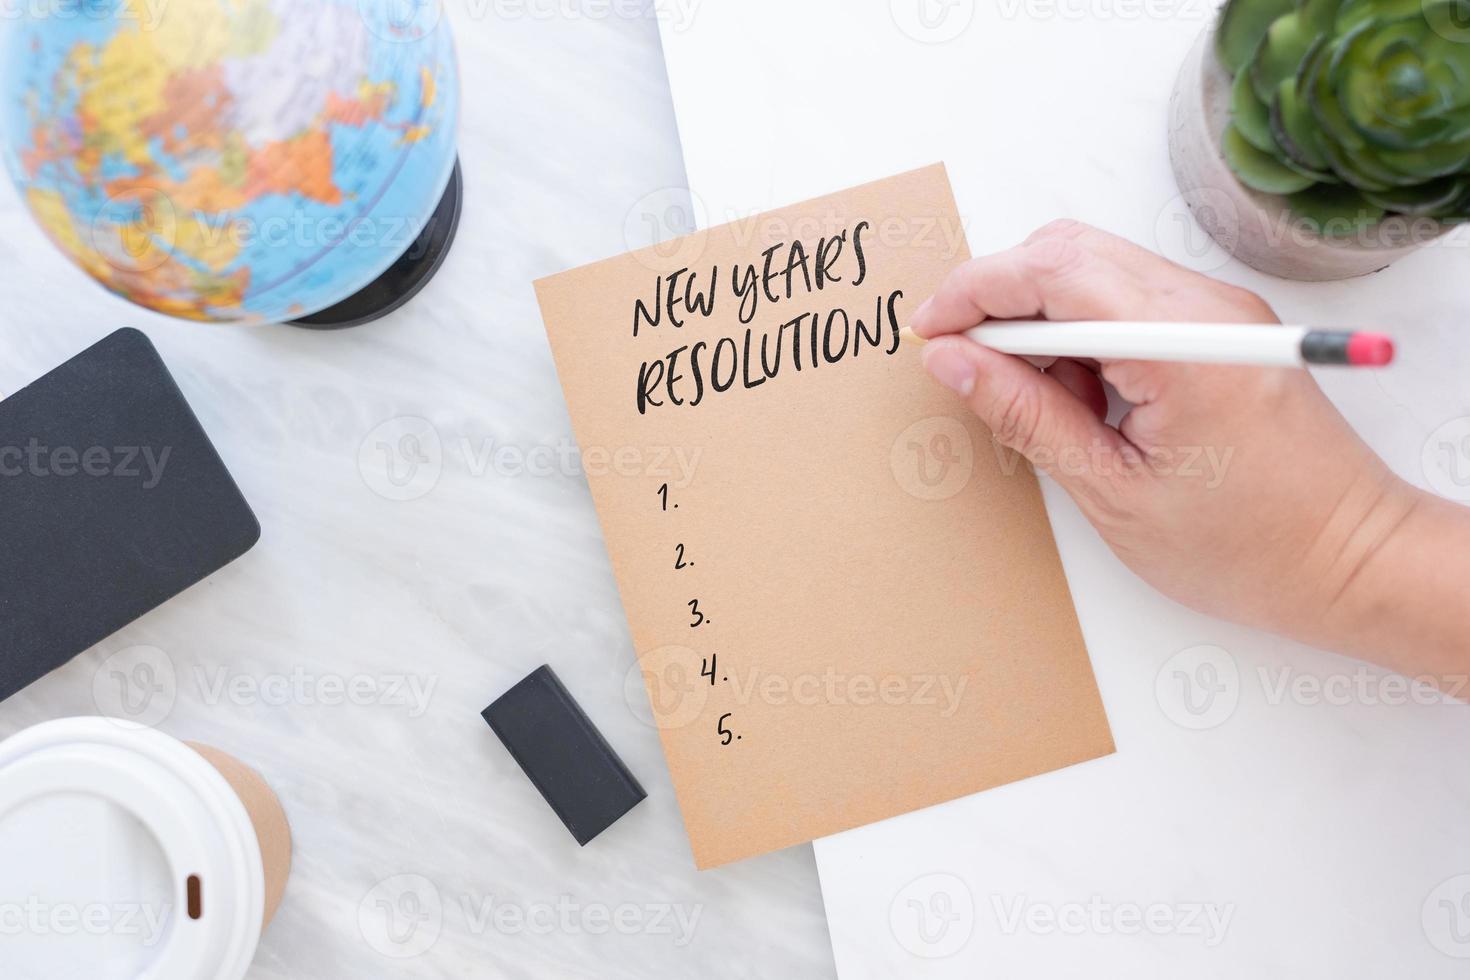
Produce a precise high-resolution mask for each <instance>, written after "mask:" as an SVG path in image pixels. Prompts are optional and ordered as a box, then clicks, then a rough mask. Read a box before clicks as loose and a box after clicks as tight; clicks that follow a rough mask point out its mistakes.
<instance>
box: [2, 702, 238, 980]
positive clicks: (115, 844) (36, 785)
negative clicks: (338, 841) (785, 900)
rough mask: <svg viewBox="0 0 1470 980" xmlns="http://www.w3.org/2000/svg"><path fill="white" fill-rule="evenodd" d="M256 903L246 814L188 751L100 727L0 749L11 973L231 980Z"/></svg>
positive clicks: (80, 723) (83, 722)
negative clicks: (13, 970) (14, 970)
mask: <svg viewBox="0 0 1470 980" xmlns="http://www.w3.org/2000/svg"><path fill="white" fill-rule="evenodd" d="M264 904H265V879H264V871H263V867H262V863H261V854H260V845H259V842H258V840H257V839H256V836H255V831H254V828H253V827H252V825H251V823H250V816H249V814H248V813H247V811H246V809H245V805H244V804H243V803H242V802H241V801H240V798H239V796H237V795H236V793H235V791H234V790H233V789H232V788H231V787H230V784H229V782H227V781H226V780H225V778H224V777H223V776H222V775H220V773H219V771H218V770H216V769H215V768H214V767H213V766H212V765H210V764H209V762H207V761H206V760H205V759H204V757H203V756H201V755H199V754H198V753H197V752H195V751H193V750H192V749H190V748H189V747H188V746H187V745H185V744H184V743H182V742H180V741H178V740H176V739H174V738H171V737H169V736H167V735H164V734H163V733H161V732H158V731H154V730H153V729H150V728H145V727H142V726H140V725H135V724H132V723H130V722H124V721H115V720H112V719H106V718H67V719H62V720H60V721H53V722H48V723H46V724H43V725H37V726H36V727H34V728H30V729H27V730H25V731H23V732H20V733H19V734H16V735H14V736H12V737H10V738H9V739H6V740H5V741H4V742H0V936H4V937H5V941H4V942H5V947H6V953H5V957H4V958H5V963H6V969H5V972H6V973H7V974H8V973H9V972H10V971H11V970H12V969H17V968H18V972H19V975H20V976H45V977H67V976H73V975H74V976H77V977H83V976H85V977H87V978H88V980H92V978H99V977H110V976H113V975H116V976H119V977H123V976H126V977H139V978H144V980H205V978H215V980H238V978H239V977H242V976H243V975H244V974H245V971H246V970H247V969H248V967H249V964H250V960H251V958H252V957H253V956H254V953H255V947H256V945H257V943H258V942H259V939H260V932H261V928H262V919H263V915H264ZM114 970H115V971H116V973H112V972H108V971H114Z"/></svg>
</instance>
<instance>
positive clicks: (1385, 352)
mask: <svg viewBox="0 0 1470 980" xmlns="http://www.w3.org/2000/svg"><path fill="white" fill-rule="evenodd" d="M905 334H906V335H907V336H908V337H911V338H913V339H914V340H918V341H923V338H922V337H919V336H918V335H916V334H913V333H912V332H910V331H907V330H906V331H905ZM964 335H965V336H966V337H969V338H970V339H971V340H973V341H975V342H976V343H977V344H983V345H984V346H986V347H989V348H992V349H993V350H998V351H1001V352H1002V353H1005V354H1020V355H1023V356H1028V357H1091V358H1096V359H1097V360H1101V361H1193V362H1197V363H1201V364H1257V365H1262V366H1275V367H1306V366H1307V365H1311V364H1338V365H1351V366H1354V367H1382V366H1384V365H1386V364H1389V363H1391V362H1392V361H1393V355H1394V347H1393V341H1392V340H1391V339H1390V338H1388V337H1386V336H1384V335H1383V334H1380V333H1368V332H1365V331H1361V330H1323V329H1318V328H1315V327H1288V326H1277V325H1269V324H1251V323H1137V322H1126V321H1112V320H1098V321H1091V320H1089V321H1057V322H1050V321H1044V320H1040V321H1038V320H1005V321H999V320H997V321H995V322H993V323H988V324H985V325H984V326H979V327H973V328H971V329H969V330H966V331H965V332H964Z"/></svg>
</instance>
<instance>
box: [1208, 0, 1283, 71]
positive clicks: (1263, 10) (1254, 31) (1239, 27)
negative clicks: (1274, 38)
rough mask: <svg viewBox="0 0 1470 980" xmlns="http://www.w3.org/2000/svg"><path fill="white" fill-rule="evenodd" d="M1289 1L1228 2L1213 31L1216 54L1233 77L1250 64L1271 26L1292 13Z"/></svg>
mask: <svg viewBox="0 0 1470 980" xmlns="http://www.w3.org/2000/svg"><path fill="white" fill-rule="evenodd" d="M1291 9H1292V0H1230V2H1229V3H1227V4H1226V5H1225V8H1224V9H1223V10H1222V11H1221V12H1220V23H1219V24H1218V25H1217V27H1216V28H1215V53H1216V54H1218V55H1219V57H1220V64H1222V65H1224V66H1225V69H1226V70H1227V71H1229V72H1230V74H1232V75H1236V74H1239V72H1240V70H1241V69H1242V68H1244V67H1245V66H1246V65H1247V64H1249V63H1250V60H1251V56H1252V55H1254V54H1255V52H1256V48H1257V47H1259V46H1260V43H1261V39H1262V38H1264V37H1265V36H1266V31H1267V30H1268V29H1269V28H1270V26H1271V22H1272V21H1274V20H1275V19H1276V18H1278V17H1280V16H1282V15H1284V14H1289V13H1291Z"/></svg>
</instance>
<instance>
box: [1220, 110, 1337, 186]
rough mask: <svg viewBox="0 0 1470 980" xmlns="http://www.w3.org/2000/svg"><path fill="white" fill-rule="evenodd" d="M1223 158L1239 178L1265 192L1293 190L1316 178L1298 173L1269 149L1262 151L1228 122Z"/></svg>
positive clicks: (1310, 183)
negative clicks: (1265, 151) (1269, 151)
mask: <svg viewBox="0 0 1470 980" xmlns="http://www.w3.org/2000/svg"><path fill="white" fill-rule="evenodd" d="M1223 142H1224V149H1225V162H1226V163H1228V164H1229V165H1230V169H1231V171H1232V172H1234V174H1235V176H1236V177H1238V178H1240V182H1241V183H1242V184H1244V185H1245V186H1247V187H1252V188H1254V189H1256V190H1258V191H1261V192H1262V193H1264V194H1295V193H1296V192H1298V191H1302V190H1306V189H1307V188H1308V187H1311V186H1312V185H1313V184H1314V183H1316V181H1314V180H1313V179H1312V178H1311V177H1308V176H1305V175H1304V174H1301V173H1298V172H1297V171H1295V170H1293V169H1291V168H1290V167H1288V166H1286V164H1284V163H1282V162H1281V161H1279V160H1277V159H1276V158H1275V157H1273V156H1271V155H1270V154H1269V153H1262V152H1261V151H1260V150H1258V149H1256V148H1255V147H1254V146H1252V145H1251V144H1250V142H1249V141H1248V140H1247V139H1246V138H1245V137H1244V136H1243V135H1241V132H1240V130H1239V129H1236V128H1235V126H1233V125H1232V126H1231V127H1230V128H1229V129H1227V130H1225V139H1224V141H1223Z"/></svg>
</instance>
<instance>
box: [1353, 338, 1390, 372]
mask: <svg viewBox="0 0 1470 980" xmlns="http://www.w3.org/2000/svg"><path fill="white" fill-rule="evenodd" d="M1347 353H1348V363H1349V364H1354V365H1360V366H1363V367H1384V366H1385V365H1388V364H1392V363H1393V339H1392V338H1390V337H1385V336H1384V335H1383V334H1381V333H1355V334H1353V337H1352V339H1351V340H1349V341H1348V350H1347Z"/></svg>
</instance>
